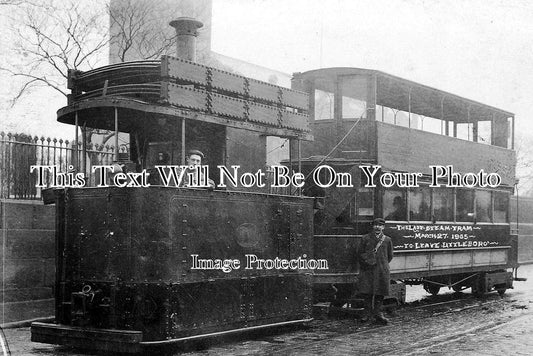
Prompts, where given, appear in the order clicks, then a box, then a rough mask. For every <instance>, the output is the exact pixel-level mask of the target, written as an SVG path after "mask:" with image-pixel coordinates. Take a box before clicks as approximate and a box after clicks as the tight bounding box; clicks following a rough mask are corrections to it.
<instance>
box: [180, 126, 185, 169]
mask: <svg viewBox="0 0 533 356" xmlns="http://www.w3.org/2000/svg"><path fill="white" fill-rule="evenodd" d="M181 165H182V166H184V165H185V118H182V119H181Z"/></svg>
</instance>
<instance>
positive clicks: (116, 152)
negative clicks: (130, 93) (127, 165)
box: [115, 107, 118, 162]
mask: <svg viewBox="0 0 533 356" xmlns="http://www.w3.org/2000/svg"><path fill="white" fill-rule="evenodd" d="M115 162H118V108H117V107H115Z"/></svg>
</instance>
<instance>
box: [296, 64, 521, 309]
mask: <svg viewBox="0 0 533 356" xmlns="http://www.w3.org/2000/svg"><path fill="white" fill-rule="evenodd" d="M292 87H293V88H294V89H297V90H302V91H305V92H307V93H309V99H310V102H309V114H310V127H311V132H312V134H313V136H314V142H309V143H308V142H303V143H302V145H301V152H300V153H299V154H300V155H301V157H303V158H302V171H303V172H304V173H305V174H306V176H307V177H308V178H307V182H306V187H307V188H306V190H305V191H304V194H305V195H309V196H315V197H318V199H319V203H318V204H317V205H315V219H314V224H315V226H314V231H315V236H314V244H315V254H316V257H320V258H326V259H328V261H331V263H330V270H329V271H328V273H322V274H320V273H319V274H316V275H315V284H316V285H317V286H319V287H320V288H317V293H316V294H315V299H316V300H332V299H333V300H334V301H335V300H337V301H338V303H339V304H342V300H343V298H346V297H348V296H349V295H351V294H352V293H353V290H352V289H351V287H350V286H351V283H350V282H351V281H352V280H353V279H354V278H356V276H357V272H358V264H357V261H356V258H355V251H356V249H357V245H358V242H359V240H360V237H361V236H362V234H365V233H367V232H368V231H370V224H371V221H372V219H373V217H376V216H377V217H383V218H385V219H386V229H385V233H386V234H387V235H389V236H391V237H392V241H393V244H394V250H395V254H394V259H393V260H392V262H391V265H390V268H391V278H392V279H393V280H394V282H393V283H395V282H396V281H403V282H405V283H410V284H423V285H424V287H425V289H426V290H427V291H429V292H430V293H433V294H436V293H438V291H439V289H440V288H441V287H445V286H447V287H451V288H453V289H454V290H462V289H465V288H468V287H471V288H472V290H473V291H474V292H477V293H484V292H488V291H490V290H492V289H496V290H498V291H499V292H500V293H503V292H504V291H505V290H506V289H507V288H512V281H513V275H512V271H511V270H512V269H516V268H517V267H518V263H517V236H516V235H515V234H511V230H510V224H509V204H510V203H509V201H510V195H511V194H512V192H513V188H514V184H515V161H516V158H515V152H514V151H513V148H514V115H513V114H512V113H510V112H507V111H504V110H501V109H498V108H495V107H492V106H489V105H485V104H481V103H479V102H476V101H473V100H469V99H466V98H462V97H459V96H457V95H454V94H450V93H447V92H444V91H441V90H437V89H434V88H430V87H428V86H425V85H422V84H418V83H415V82H412V81H409V80H405V79H401V78H398V77H396V76H393V75H389V74H386V73H383V72H380V71H375V70H367V69H357V68H327V69H319V70H312V71H308V72H305V73H296V74H295V75H294V77H293V86H292ZM321 165H328V166H330V167H332V168H333V170H334V171H335V172H336V173H349V175H350V176H351V177H352V178H353V187H351V188H340V187H338V186H337V185H338V183H339V182H335V184H334V185H333V186H331V187H326V188H321V187H319V186H317V185H316V184H315V185H313V182H314V180H313V179H312V175H311V172H313V170H314V169H315V168H316V167H317V166H321ZM437 165H440V166H443V167H448V166H453V171H454V172H455V173H459V174H461V175H466V174H467V173H469V174H471V175H472V174H473V175H478V174H479V172H480V170H483V171H484V172H485V174H489V173H496V174H498V175H499V176H500V177H501V182H500V184H499V185H497V186H496V187H488V186H487V187H478V186H476V187H446V185H445V183H446V182H445V179H444V178H443V179H439V180H438V183H439V184H440V187H430V184H431V173H432V171H431V166H437ZM362 166H368V167H370V168H369V169H371V168H373V167H374V166H380V169H379V171H378V173H376V176H375V177H376V182H375V183H376V187H372V186H370V185H369V183H370V182H369V179H368V178H367V177H366V175H365V174H364V173H363V170H362V169H361V167H362ZM401 173H421V177H419V178H418V185H419V187H405V181H403V183H402V180H401V179H400V181H398V182H396V183H395V184H392V186H389V187H385V186H384V185H390V184H389V183H390V180H388V179H390V177H391V176H392V175H394V176H397V175H398V174H401ZM320 176H322V177H323V179H324V180H323V181H322V182H325V183H328V177H327V176H328V172H327V170H322V172H321V173H320ZM380 176H383V177H388V178H386V180H385V182H384V184H380V182H379V177H380ZM404 176H405V175H404ZM469 179H470V180H469V182H472V179H473V178H472V177H470V178H469ZM435 185H437V184H435ZM394 287H395V288H392V290H393V291H395V293H396V294H395V295H394V297H396V298H401V296H402V295H401V294H402V291H404V290H405V287H403V288H402V286H401V284H395V286H394Z"/></svg>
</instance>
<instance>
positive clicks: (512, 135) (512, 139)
mask: <svg viewBox="0 0 533 356" xmlns="http://www.w3.org/2000/svg"><path fill="white" fill-rule="evenodd" d="M511 122H512V126H513V128H512V129H513V132H512V133H511V149H512V150H514V136H515V134H514V128H515V122H514V116H512V117H511Z"/></svg>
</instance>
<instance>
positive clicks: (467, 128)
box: [457, 123, 474, 141]
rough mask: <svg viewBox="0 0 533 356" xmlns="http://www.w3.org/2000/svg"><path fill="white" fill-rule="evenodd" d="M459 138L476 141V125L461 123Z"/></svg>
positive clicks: (458, 131)
mask: <svg viewBox="0 0 533 356" xmlns="http://www.w3.org/2000/svg"><path fill="white" fill-rule="evenodd" d="M457 138H460V139H463V140H468V141H473V140H474V124H472V123H461V124H457Z"/></svg>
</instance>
